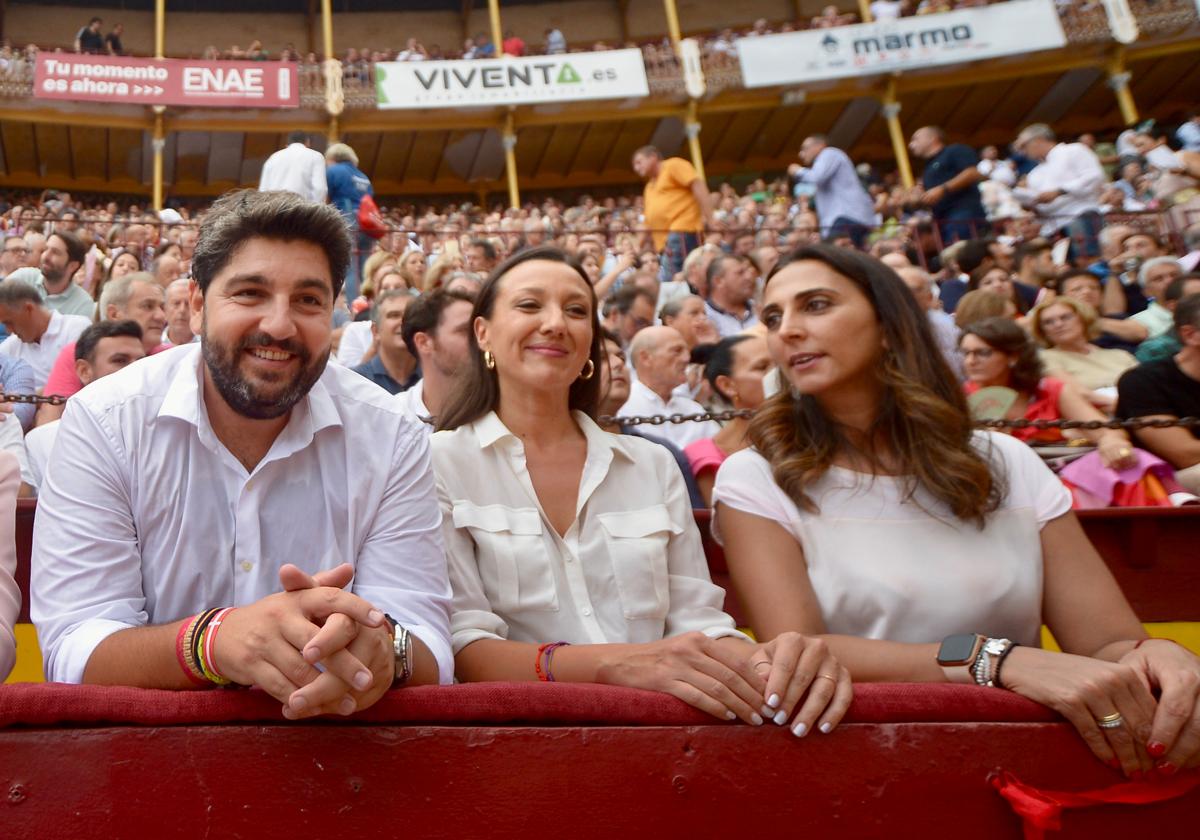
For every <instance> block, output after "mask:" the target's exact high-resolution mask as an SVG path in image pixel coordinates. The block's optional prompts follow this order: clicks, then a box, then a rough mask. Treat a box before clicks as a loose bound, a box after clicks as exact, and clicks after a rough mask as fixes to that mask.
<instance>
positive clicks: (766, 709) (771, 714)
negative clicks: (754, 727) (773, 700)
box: [758, 705, 775, 718]
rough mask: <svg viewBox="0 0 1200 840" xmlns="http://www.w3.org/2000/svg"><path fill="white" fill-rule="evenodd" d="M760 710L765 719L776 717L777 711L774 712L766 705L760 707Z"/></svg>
mask: <svg viewBox="0 0 1200 840" xmlns="http://www.w3.org/2000/svg"><path fill="white" fill-rule="evenodd" d="M758 710H759V711H760V712H762V716H763V717H764V718H773V717H775V710H774V709H772V708H771V707H770V706H766V705H764V706H760V707H759V709H758Z"/></svg>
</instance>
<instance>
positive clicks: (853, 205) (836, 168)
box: [788, 134, 875, 248]
mask: <svg viewBox="0 0 1200 840" xmlns="http://www.w3.org/2000/svg"><path fill="white" fill-rule="evenodd" d="M800 160H801V161H802V162H803V163H804V165H803V166H799V165H797V164H792V165H791V166H789V167H788V174H789V175H791V176H792V178H793V179H795V180H796V181H797V182H798V183H801V184H812V185H813V186H815V187H816V202H817V213H818V214H819V216H820V220H821V235H822V236H823V237H824V238H826V239H836V238H837V237H839V236H849V237H850V238H851V239H852V240H854V244H855V246H856V247H858V248H861V247H863V245H864V244H865V243H866V241H867V234H868V233H869V232H870V230H871V228H873V227H874V226H875V203H874V202H873V201H871V196H870V195H868V194H867V191H866V190H865V189H863V185H862V181H860V180H859V177H858V173H857V172H855V170H854V163H853V162H852V161H851V160H850V156H849V155H847V154H846V153H845V152H843V151H842V150H841V149H837V148H834V147H833V146H830V145H829V141H828V140H827V139H826V138H825V135H823V134H813V135H811V136H809V137H806V138H804V142H802V143H801V144H800Z"/></svg>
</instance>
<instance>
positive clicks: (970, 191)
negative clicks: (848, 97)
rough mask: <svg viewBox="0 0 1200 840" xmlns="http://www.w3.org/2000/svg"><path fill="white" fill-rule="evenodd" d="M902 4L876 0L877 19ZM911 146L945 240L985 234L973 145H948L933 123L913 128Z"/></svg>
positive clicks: (923, 199) (924, 197)
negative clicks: (879, 9) (882, 11)
mask: <svg viewBox="0 0 1200 840" xmlns="http://www.w3.org/2000/svg"><path fill="white" fill-rule="evenodd" d="M903 5H904V3H903V2H902V1H901V0H875V2H874V3H872V4H871V12H872V14H875V16H876V19H877V20H893V19H894V18H895V17H899V15H900V9H901V7H902V6H903ZM876 6H884V7H887V8H889V9H892V10H893V11H894V16H893V17H890V18H889V17H881V16H880V15H878V14H876V12H875V7H876ZM908 147H909V149H911V150H912V153H913V154H914V155H916V156H917V157H919V158H921V159H923V160H924V161H925V170H924V171H923V172H922V173H921V186H922V187H923V189H922V190H920V191H918V199H919V201H920V203H921V204H923V205H924V206H926V207H928V208H929V209H930V211H931V212H932V213H933V218H934V219H936V220H937V222H938V227H939V228H940V230H941V234H942V241H943V242H944V243H946V244H947V245H949V244H950V243H952V242H957V241H958V240H960V239H972V238H975V237H979V236H982V235H986V234H987V228H988V225H987V221H986V215H987V214H986V213H985V212H984V209H983V201H982V200H981V199H980V197H979V182H980V181H982V180H983V173H982V172H980V171H979V158H978V156H977V155H976V154H975V151H974V149H972V148H971V147H970V146H966V145H964V144H962V143H951V144H950V145H946V133H945V132H944V131H942V129H940V128H938V127H937V126H934V125H929V126H925V127H924V128H918V129H917V130H916V131H914V132H913V136H912V140H910V141H909V144H908Z"/></svg>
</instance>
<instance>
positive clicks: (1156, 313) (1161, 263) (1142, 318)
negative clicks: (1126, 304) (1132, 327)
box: [1129, 257, 1183, 341]
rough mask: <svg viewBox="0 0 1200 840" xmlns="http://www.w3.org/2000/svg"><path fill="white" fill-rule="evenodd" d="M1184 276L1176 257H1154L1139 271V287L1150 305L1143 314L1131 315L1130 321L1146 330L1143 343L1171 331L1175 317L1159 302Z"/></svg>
mask: <svg viewBox="0 0 1200 840" xmlns="http://www.w3.org/2000/svg"><path fill="white" fill-rule="evenodd" d="M1182 276H1183V269H1182V268H1181V267H1180V265H1179V260H1177V259H1175V258H1174V257H1152V258H1150V259H1148V260H1146V261H1145V262H1144V263H1142V265H1141V267H1140V268H1139V269H1138V285H1139V286H1140V287H1141V289H1142V294H1143V295H1145V296H1146V300H1147V301H1148V305H1147V306H1146V308H1145V309H1143V310H1142V311H1141V312H1135V313H1134V314H1132V315H1130V316H1129V320H1130V321H1132V322H1133V323H1135V324H1138V325H1140V326H1142V327H1144V328H1145V330H1146V334H1145V336H1143V338H1142V340H1143V341H1145V340H1146V339H1147V338H1158V336H1160V335H1163V334H1164V333H1167V332H1169V331H1170V330H1171V327H1172V325H1173V323H1174V322H1173V316H1172V314H1171V312H1170V310H1168V309H1167V308H1166V307H1165V306H1163V305H1162V304H1161V303H1160V302H1159V301H1160V300H1161V298H1162V295H1163V292H1164V291H1166V289H1167V286H1168V285H1170V283H1171V281H1172V280H1175V279H1176V278H1178V277H1182Z"/></svg>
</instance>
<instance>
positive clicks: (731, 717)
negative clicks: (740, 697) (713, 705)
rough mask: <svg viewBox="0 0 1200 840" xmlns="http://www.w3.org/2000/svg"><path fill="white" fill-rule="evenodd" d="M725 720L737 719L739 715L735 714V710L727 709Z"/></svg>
mask: <svg viewBox="0 0 1200 840" xmlns="http://www.w3.org/2000/svg"><path fill="white" fill-rule="evenodd" d="M725 720H737V715H735V714H734V713H733V712H730V711H726V712H725Z"/></svg>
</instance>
